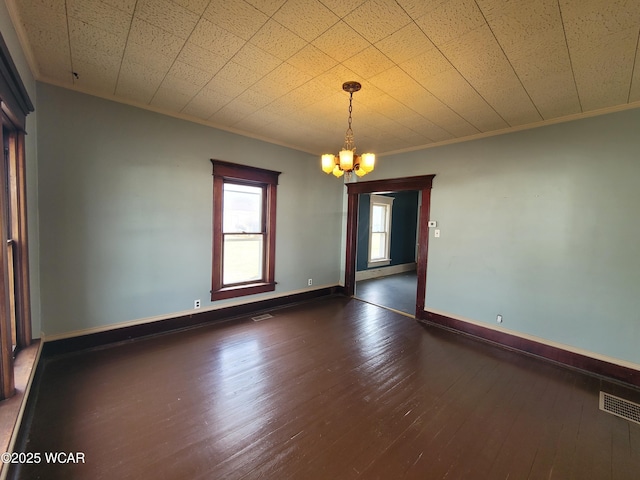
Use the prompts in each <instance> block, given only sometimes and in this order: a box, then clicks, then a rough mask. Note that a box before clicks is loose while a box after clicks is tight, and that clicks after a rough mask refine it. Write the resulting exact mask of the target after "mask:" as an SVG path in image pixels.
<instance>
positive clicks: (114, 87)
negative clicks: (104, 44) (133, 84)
mask: <svg viewBox="0 0 640 480" xmlns="http://www.w3.org/2000/svg"><path fill="white" fill-rule="evenodd" d="M137 9H138V0H136V3H135V5H134V6H133V12H132V13H131V19H130V20H129V30H128V31H127V39H126V40H125V42H124V48H123V49H122V57H120V66H119V67H118V75H117V76H116V83H115V85H114V86H113V95H115V94H116V92H117V91H118V83H120V73H122V64H123V63H124V55H125V53H126V51H127V46H129V36H130V35H131V26H132V25H133V19H134V18H135V15H136V10H137ZM69 50H71V46H69Z"/></svg>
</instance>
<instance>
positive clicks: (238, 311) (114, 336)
mask: <svg viewBox="0 0 640 480" xmlns="http://www.w3.org/2000/svg"><path fill="white" fill-rule="evenodd" d="M335 294H344V288H343V287H340V286H337V285H336V286H331V287H323V288H318V289H315V290H305V291H303V292H298V293H293V294H289V295H283V296H279V297H274V298H268V299H263V300H257V301H254V302H245V303H242V304H237V305H232V306H228V307H222V308H218V309H212V310H204V311H201V312H189V313H185V314H182V315H177V316H175V317H170V318H164V319H162V320H154V321H148V322H138V323H131V324H127V325H115V326H114V327H113V328H111V329H106V330H104V329H103V330H100V331H97V332H92V333H87V334H81V335H77V336H71V337H65V338H58V339H54V340H48V339H47V338H46V337H45V339H44V344H43V348H42V356H43V357H44V358H46V357H51V356H54V355H61V354H66V353H72V352H77V351H80V350H85V349H88V348H95V347H100V346H104V345H108V344H111V343H117V342H123V341H127V340H133V339H135V338H139V337H146V336H149V335H157V334H161V333H166V332H170V331H174V330H182V329H184V328H190V327H194V326H198V325H203V324H207V323H213V322H220V321H226V320H229V319H232V318H236V317H242V316H247V315H249V314H253V313H256V312H260V311H264V310H271V309H274V308H279V307H283V306H286V305H291V304H294V303H299V302H304V301H310V300H315V299H318V298H321V297H326V296H329V295H335Z"/></svg>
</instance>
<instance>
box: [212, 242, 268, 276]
mask: <svg viewBox="0 0 640 480" xmlns="http://www.w3.org/2000/svg"><path fill="white" fill-rule="evenodd" d="M222 248H223V260H222V261H223V264H222V272H223V273H222V283H223V284H224V285H232V284H234V283H243V282H250V281H255V280H262V254H263V251H264V249H263V236H262V235H225V236H224V243H223V245H222Z"/></svg>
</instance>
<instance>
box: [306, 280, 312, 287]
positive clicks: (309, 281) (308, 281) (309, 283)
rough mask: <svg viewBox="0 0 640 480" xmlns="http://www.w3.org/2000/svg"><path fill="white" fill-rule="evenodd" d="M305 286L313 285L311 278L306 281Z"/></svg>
mask: <svg viewBox="0 0 640 480" xmlns="http://www.w3.org/2000/svg"><path fill="white" fill-rule="evenodd" d="M307 285H309V286H311V285H313V279H312V278H310V279H309V280H307Z"/></svg>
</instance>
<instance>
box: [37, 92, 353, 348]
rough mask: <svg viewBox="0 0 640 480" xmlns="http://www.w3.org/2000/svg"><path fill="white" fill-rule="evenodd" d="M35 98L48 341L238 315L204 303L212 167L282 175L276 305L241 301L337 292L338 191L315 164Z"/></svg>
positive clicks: (170, 122)
mask: <svg viewBox="0 0 640 480" xmlns="http://www.w3.org/2000/svg"><path fill="white" fill-rule="evenodd" d="M38 97H39V99H40V101H39V103H38V124H39V128H38V159H39V192H40V197H39V199H40V203H39V206H40V242H41V256H40V271H41V284H42V285H41V288H42V292H41V300H42V329H43V331H44V332H45V334H47V335H50V334H61V333H66V332H74V331H83V330H87V329H91V328H99V327H106V326H110V325H113V324H117V323H119V322H127V321H135V320H140V319H148V318H150V317H157V316H163V315H170V314H173V313H176V312H182V311H187V310H189V309H192V308H193V302H194V300H195V299H200V300H202V306H203V308H209V307H213V306H217V305H221V304H228V303H230V302H229V301H227V302H217V303H216V304H215V305H214V304H212V303H211V302H210V300H209V291H210V289H211V235H212V233H211V232H212V192H213V187H212V176H211V174H212V166H211V162H210V159H211V158H216V159H220V160H226V161H230V162H235V163H242V164H247V165H253V166H258V167H266V168H269V169H272V170H277V171H280V172H282V174H281V175H280V179H279V182H280V183H279V186H278V204H277V221H276V230H277V233H276V281H277V282H278V285H277V288H276V292H275V294H265V295H261V296H253V297H244V298H242V299H240V300H239V301H242V302H246V301H250V300H252V299H255V298H262V297H265V296H272V295H281V294H286V293H291V292H296V291H300V290H305V289H308V287H307V279H309V278H312V279H313V287H312V288H315V287H316V286H317V287H321V286H324V285H336V284H337V283H338V282H339V281H340V257H339V251H340V248H341V247H340V241H341V238H340V233H341V219H342V191H343V190H344V186H343V185H342V183H341V182H336V181H335V179H334V178H333V177H329V176H327V175H325V174H324V173H323V172H322V171H321V170H320V168H319V166H318V165H319V164H318V159H317V158H316V157H314V156H312V155H309V154H306V153H302V152H299V151H296V150H292V149H288V148H284V147H279V146H276V145H272V144H268V143H264V142H261V141H258V140H253V139H249V138H246V137H242V136H239V135H235V134H231V133H228V132H223V131H220V130H216V129H212V128H209V127H205V126H201V125H198V124H194V123H190V122H186V121H183V120H178V119H175V118H171V117H167V116H163V115H160V114H157V113H153V112H148V111H145V110H141V109H138V108H134V107H130V106H127V105H123V104H119V103H115V102H111V101H108V100H103V99H100V98H97V97H92V96H88V95H84V94H80V93H76V92H72V91H70V90H65V89H61V88H58V87H54V86H51V85H47V84H40V83H39V84H38ZM237 301H238V300H236V301H235V302H237ZM231 302H233V301H231Z"/></svg>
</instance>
